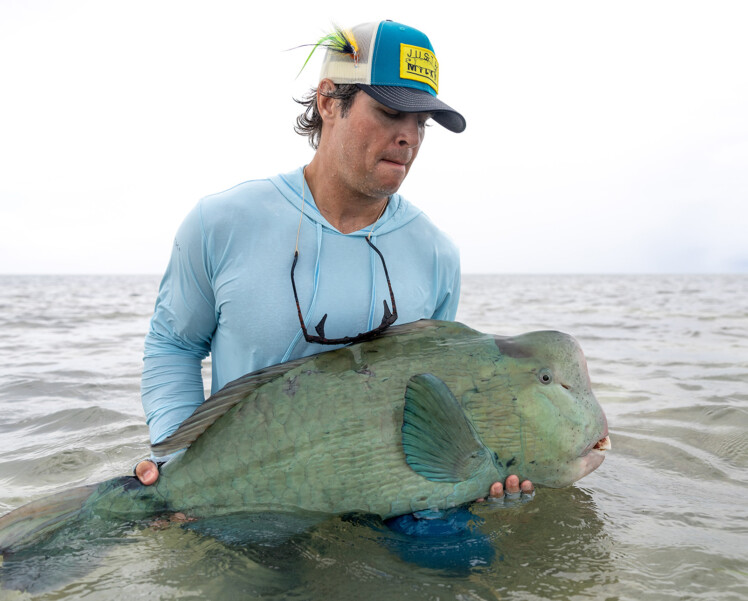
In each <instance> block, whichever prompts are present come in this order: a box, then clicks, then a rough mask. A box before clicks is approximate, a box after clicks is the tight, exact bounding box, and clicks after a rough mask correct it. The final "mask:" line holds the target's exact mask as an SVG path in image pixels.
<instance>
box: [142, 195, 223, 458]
mask: <svg viewBox="0 0 748 601" xmlns="http://www.w3.org/2000/svg"><path fill="white" fill-rule="evenodd" d="M206 246H207V245H206V242H205V233H204V228H203V224H202V213H201V205H200V204H198V205H197V207H195V209H193V210H192V211H191V212H190V213H189V215H187V217H186V218H185V220H184V222H183V223H182V225H181V226H180V228H179V230H178V232H177V235H176V237H175V239H174V246H173V248H172V253H171V259H170V261H169V265H168V267H167V269H166V273H165V274H164V277H163V279H162V281H161V287H160V289H159V294H158V299H157V300H156V308H155V310H154V314H153V317H152V319H151V324H150V328H149V331H148V334H147V335H146V339H145V353H144V357H143V378H142V382H141V398H142V402H143V409H144V411H145V415H146V421H147V423H148V427H149V430H150V437H151V443H156V442H160V441H161V440H163V439H164V438H166V437H167V436H169V435H170V434H172V433H173V432H174V431H175V430H176V429H177V428H178V427H179V425H180V424H181V423H182V422H183V421H184V420H185V419H187V418H188V417H189V416H190V415H192V413H193V412H194V410H195V409H196V408H197V407H199V406H200V405H201V404H202V403H203V402H204V400H205V394H204V392H203V380H202V374H201V369H202V360H203V359H205V357H207V356H208V354H209V353H210V346H211V340H212V338H213V334H214V332H215V329H216V324H217V316H216V311H215V298H214V293H213V287H212V284H211V274H210V260H209V259H210V258H209V254H208V251H207V248H206Z"/></svg>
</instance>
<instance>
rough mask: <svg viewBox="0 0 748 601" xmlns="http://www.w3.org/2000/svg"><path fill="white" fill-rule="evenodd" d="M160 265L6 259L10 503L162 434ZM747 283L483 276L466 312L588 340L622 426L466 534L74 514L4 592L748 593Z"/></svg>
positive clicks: (8, 565) (0, 305) (3, 418)
mask: <svg viewBox="0 0 748 601" xmlns="http://www.w3.org/2000/svg"><path fill="white" fill-rule="evenodd" d="M157 285H158V278H157V277H153V276H99V277H94V276H47V277H43V276H23V277H21V276H0V331H1V332H2V334H3V335H2V337H0V356H2V360H3V366H4V367H3V370H2V372H0V514H2V513H5V512H6V511H8V510H10V509H12V508H14V507H17V506H18V505H20V504H22V503H25V502H28V501H30V500H33V499H35V498H38V497H41V496H43V495H46V494H49V493H52V492H57V491H60V490H63V489H66V488H68V487H70V486H73V485H76V484H84V483H92V482H97V481H100V480H104V479H107V478H110V477H113V476H115V475H120V474H124V473H127V472H129V471H130V470H131V467H132V464H133V463H134V462H135V461H136V460H137V459H138V458H140V457H141V456H143V455H145V454H146V453H147V450H146V441H147V430H146V427H145V425H144V420H143V416H142V410H141V408H140V401H139V378H140V369H141V354H142V345H143V337H144V334H145V330H146V328H147V324H148V319H149V317H150V312H151V310H152V307H153V302H154V300H155V295H156V289H157ZM746 299H748V276H744V275H741V276H737V275H720V276H694V275H688V276H685V275H684V276H466V277H465V281H464V285H463V300H462V305H461V309H460V314H459V317H458V318H459V319H460V321H463V322H464V323H467V324H468V325H471V326H473V327H475V328H476V329H479V330H483V331H486V332H492V333H497V334H517V333H521V332H525V331H529V330H533V329H549V328H551V329H559V330H563V331H565V332H568V333H570V334H573V335H574V336H575V337H576V338H577V339H578V340H579V341H580V343H581V345H582V348H583V349H584V350H585V353H586V355H587V360H588V364H589V369H590V375H591V377H592V381H593V388H594V390H595V392H596V394H597V396H598V399H599V400H600V402H601V404H602V405H603V407H604V409H605V411H606V413H607V415H608V421H609V424H610V430H611V439H612V443H613V450H612V451H611V452H610V453H609V454H608V458H607V459H606V461H605V462H604V463H603V465H602V466H601V467H600V468H599V469H598V470H597V471H596V472H594V473H593V474H591V475H590V476H588V477H586V478H585V479H583V480H582V481H580V482H578V483H577V484H576V485H575V486H574V487H571V488H568V489H563V490H550V489H541V490H539V491H538V493H537V495H536V497H535V499H534V500H533V501H531V502H530V503H526V504H518V505H516V506H512V507H495V506H488V505H481V506H474V507H473V509H472V512H473V519H474V520H475V521H476V525H475V527H474V528H473V530H471V531H468V533H467V534H465V535H463V536H462V537H461V538H455V537H452V538H449V537H447V538H444V539H432V540H426V539H412V538H411V539H409V538H407V537H403V536H402V535H397V534H396V533H394V532H392V531H390V530H388V529H387V528H385V527H384V526H383V525H382V524H381V523H379V522H377V521H376V520H370V521H367V522H366V523H361V521H360V520H359V521H357V520H352V519H342V518H335V519H329V520H327V521H325V522H323V523H321V524H315V525H313V526H309V527H307V525H306V524H296V523H288V522H287V521H285V522H282V523H280V522H277V523H276V522H272V521H271V522H270V524H271V525H272V528H267V526H268V524H267V523H265V524H264V525H262V526H261V527H259V530H258V529H255V530H253V531H251V532H249V533H245V534H246V536H245V538H244V539H242V538H241V537H238V538H235V539H234V540H228V541H227V540H225V539H223V540H219V539H217V538H216V537H214V536H208V535H206V534H205V533H201V532H198V531H195V530H191V529H184V528H181V527H180V526H178V525H167V526H165V527H163V528H161V529H155V528H153V527H150V525H126V526H124V527H122V528H119V529H115V530H108V531H107V540H106V541H102V542H101V543H100V544H90V543H88V542H87V541H86V540H85V537H84V535H83V534H80V535H79V536H78V537H77V538H78V539H80V538H81V537H83V540H76V535H75V532H74V531H73V532H72V534H71V536H70V540H69V548H68V551H69V552H68V553H66V554H64V555H55V554H53V553H48V554H46V555H45V554H43V553H37V554H31V555H29V556H28V557H25V558H23V561H21V558H20V557H16V558H15V559H13V558H11V560H7V559H6V561H5V563H4V565H3V567H2V568H1V569H0V582H2V584H3V586H4V587H6V588H5V589H4V590H0V599H5V598H10V599H15V598H19V599H23V598H38V599H77V598H82V597H85V598H86V599H118V598H128V599H130V598H135V597H140V596H142V597H148V598H159V599H176V598H179V599H191V598H192V599H204V598H207V599H216V598H233V597H238V596H239V595H242V597H243V598H248V599H251V598H257V599H354V598H355V599H459V600H479V599H528V600H532V599H585V598H594V599H636V600H637V601H640V600H644V599H744V598H748V519H747V518H748V502H746V499H748V470H747V468H748V437H747V436H746V430H747V428H748V302H747V301H746ZM280 527H282V528H281V530H283V531H284V532H285V535H282V536H281V535H278V529H279V528H280ZM263 528H264V529H265V530H267V532H266V531H264V530H263ZM9 586H16V587H21V588H26V589H27V590H26V592H18V591H13V590H9V589H8V588H7V587H9Z"/></svg>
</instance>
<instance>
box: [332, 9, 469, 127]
mask: <svg viewBox="0 0 748 601" xmlns="http://www.w3.org/2000/svg"><path fill="white" fill-rule="evenodd" d="M336 37H337V38H342V39H341V41H342V43H341V44H324V45H325V47H326V48H327V51H326V52H325V57H324V60H323V63H322V70H321V72H320V81H321V80H323V79H325V78H328V79H330V80H332V81H333V82H334V83H337V84H343V83H349V84H356V85H357V86H358V87H359V88H361V89H362V90H363V91H364V92H366V93H367V94H368V95H369V96H371V97H372V98H374V100H376V101H377V102H380V103H382V104H383V105H385V106H387V107H389V108H391V109H393V110H397V111H401V112H404V113H432V116H433V119H434V121H436V122H437V123H439V124H440V125H443V126H444V127H446V128H447V129H448V130H450V131H453V132H456V133H459V132H461V131H463V130H464V129H465V126H466V122H465V118H464V117H463V116H462V115H461V114H460V113H458V112H457V111H456V110H454V109H453V108H452V107H450V106H448V105H447V104H445V103H444V102H442V101H441V100H439V99H438V98H437V97H436V95H437V93H438V92H439V62H438V61H437V60H436V54H435V53H434V48H433V46H432V45H431V42H430V41H429V39H428V37H426V35H425V34H424V33H422V32H420V31H418V30H417V29H414V28H413V27H408V26H407V25H402V24H401V23H395V22H394V21H379V22H376V23H363V24H361V25H356V26H355V27H353V28H351V29H349V30H340V29H339V30H337V32H336Z"/></svg>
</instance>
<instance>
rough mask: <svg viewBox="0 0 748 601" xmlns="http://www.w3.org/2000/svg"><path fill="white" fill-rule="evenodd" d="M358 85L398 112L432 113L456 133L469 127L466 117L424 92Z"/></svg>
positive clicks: (435, 118)
mask: <svg viewBox="0 0 748 601" xmlns="http://www.w3.org/2000/svg"><path fill="white" fill-rule="evenodd" d="M356 85H357V86H358V87H359V88H361V89H362V90H363V91H364V92H366V93H367V94H368V95H369V96H371V97H372V98H373V99H374V100H376V101H377V102H381V103H382V104H383V105H384V106H387V107H389V108H391V109H394V110H396V111H401V112H403V113H432V115H433V116H432V118H433V119H434V121H436V122H437V123H438V124H439V125H442V126H444V127H446V128H447V129H448V130H450V131H453V132H455V133H458V134H459V133H460V132H461V131H464V130H465V127H466V125H467V123H466V122H465V117H463V116H462V115H461V114H460V113H458V112H457V111H456V110H454V109H453V108H452V107H451V106H448V105H446V104H444V103H443V102H442V101H441V100H439V99H438V98H437V97H436V96H432V95H431V94H429V93H428V92H424V91H423V90H415V89H413V88H405V87H402V86H368V85H365V84H362V83H357V84H356Z"/></svg>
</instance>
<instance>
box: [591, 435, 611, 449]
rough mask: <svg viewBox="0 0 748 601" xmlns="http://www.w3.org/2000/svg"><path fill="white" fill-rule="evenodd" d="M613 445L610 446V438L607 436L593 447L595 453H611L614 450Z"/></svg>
mask: <svg viewBox="0 0 748 601" xmlns="http://www.w3.org/2000/svg"><path fill="white" fill-rule="evenodd" d="M612 448H613V447H612V445H611V444H610V436H609V435H608V434H606V435H605V436H603V437H602V438H601V439H600V440H598V441H597V442H596V443H595V446H594V447H592V450H593V451H610V449H612Z"/></svg>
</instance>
